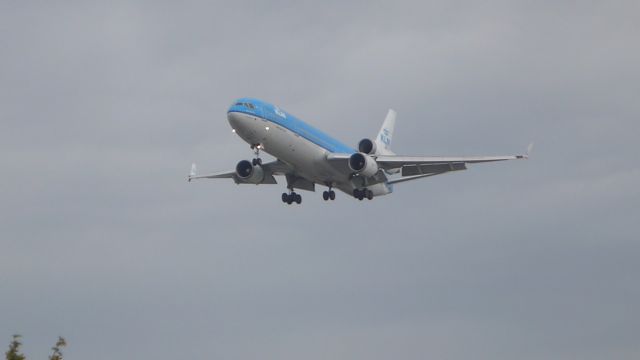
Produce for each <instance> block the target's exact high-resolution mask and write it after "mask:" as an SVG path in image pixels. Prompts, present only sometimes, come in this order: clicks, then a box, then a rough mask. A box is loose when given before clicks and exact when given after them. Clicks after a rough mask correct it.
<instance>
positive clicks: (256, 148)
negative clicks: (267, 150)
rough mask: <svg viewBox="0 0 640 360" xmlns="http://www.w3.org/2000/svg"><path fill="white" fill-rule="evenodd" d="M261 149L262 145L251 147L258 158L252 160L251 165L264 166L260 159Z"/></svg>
mask: <svg viewBox="0 0 640 360" xmlns="http://www.w3.org/2000/svg"><path fill="white" fill-rule="evenodd" d="M261 148H262V145H260V144H254V145H251V149H252V150H253V152H254V154H256V157H255V158H254V159H252V160H251V165H253V166H256V165H262V159H260V149H261Z"/></svg>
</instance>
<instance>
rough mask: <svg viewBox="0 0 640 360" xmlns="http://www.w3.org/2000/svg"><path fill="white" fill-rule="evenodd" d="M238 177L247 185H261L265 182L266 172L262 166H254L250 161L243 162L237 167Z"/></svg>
mask: <svg viewBox="0 0 640 360" xmlns="http://www.w3.org/2000/svg"><path fill="white" fill-rule="evenodd" d="M236 176H237V177H238V178H239V179H240V180H241V181H242V182H245V183H249V184H260V183H262V182H264V178H265V176H264V170H263V169H262V166H261V165H253V164H251V162H250V161H248V160H242V161H240V162H239V163H238V165H236Z"/></svg>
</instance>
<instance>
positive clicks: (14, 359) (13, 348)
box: [4, 334, 26, 360]
mask: <svg viewBox="0 0 640 360" xmlns="http://www.w3.org/2000/svg"><path fill="white" fill-rule="evenodd" d="M20 338H21V336H20V335H18V334H16V335H13V340H11V343H10V344H9V350H7V352H6V353H4V354H5V355H6V356H7V360H25V359H26V358H25V357H24V355H22V354H21V353H20V346H22V343H21V342H20Z"/></svg>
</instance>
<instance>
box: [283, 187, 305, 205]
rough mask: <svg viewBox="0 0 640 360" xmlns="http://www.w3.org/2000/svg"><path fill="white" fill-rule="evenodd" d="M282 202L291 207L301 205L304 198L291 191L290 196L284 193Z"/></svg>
mask: <svg viewBox="0 0 640 360" xmlns="http://www.w3.org/2000/svg"><path fill="white" fill-rule="evenodd" d="M282 202H283V203H287V205H291V204H293V203H296V204H300V203H301V202H302V196H301V195H300V194H296V193H295V192H294V191H293V190H291V192H290V193H289V194H287V193H282Z"/></svg>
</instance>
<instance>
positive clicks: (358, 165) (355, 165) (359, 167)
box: [349, 153, 378, 177]
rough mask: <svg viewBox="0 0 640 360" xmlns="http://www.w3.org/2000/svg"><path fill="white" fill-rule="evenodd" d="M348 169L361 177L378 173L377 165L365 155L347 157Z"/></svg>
mask: <svg viewBox="0 0 640 360" xmlns="http://www.w3.org/2000/svg"><path fill="white" fill-rule="evenodd" d="M349 168H350V169H351V170H353V171H354V172H356V173H358V174H360V175H363V176H367V177H369V176H373V175H375V174H376V173H377V172H378V164H377V163H376V161H375V160H373V158H372V157H371V156H369V155H367V154H363V153H355V154H353V155H351V156H350V157H349Z"/></svg>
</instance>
